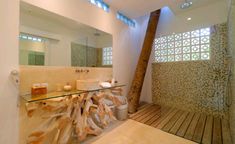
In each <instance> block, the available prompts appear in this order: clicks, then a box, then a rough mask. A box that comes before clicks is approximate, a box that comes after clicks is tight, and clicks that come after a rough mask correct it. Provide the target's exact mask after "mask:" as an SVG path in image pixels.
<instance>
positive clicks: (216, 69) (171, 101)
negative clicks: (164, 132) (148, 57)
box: [152, 23, 227, 115]
mask: <svg viewBox="0 0 235 144" xmlns="http://www.w3.org/2000/svg"><path fill="white" fill-rule="evenodd" d="M210 30H211V37H210V46H211V51H210V53H211V59H210V60H206V61H182V62H166V63H153V64H152V79H153V80H152V93H153V102H154V103H156V104H160V105H167V106H172V107H177V108H180V109H183V110H189V111H197V112H204V113H209V114H214V115H224V114H225V112H226V111H227V107H226V104H225V101H226V98H227V97H226V92H225V87H226V79H227V64H226V63H227V62H226V57H225V56H226V49H227V24H226V23H223V24H218V25H215V26H212V27H211V28H210Z"/></svg>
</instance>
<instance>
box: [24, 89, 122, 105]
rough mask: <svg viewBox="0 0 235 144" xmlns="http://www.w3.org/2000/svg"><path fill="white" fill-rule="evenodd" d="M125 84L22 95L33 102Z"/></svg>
mask: <svg viewBox="0 0 235 144" xmlns="http://www.w3.org/2000/svg"><path fill="white" fill-rule="evenodd" d="M124 86H125V85H124V84H115V85H113V86H111V87H108V88H102V87H99V88H97V89H93V90H71V91H68V92H66V91H61V92H50V93H47V94H42V95H31V94H26V95H20V96H21V98H23V99H24V100H25V101H26V102H27V103H31V102H39V101H43V100H48V99H53V98H60V97H66V96H71V95H75V94H83V93H88V92H95V91H101V90H107V89H114V88H117V87H124Z"/></svg>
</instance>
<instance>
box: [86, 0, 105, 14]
mask: <svg viewBox="0 0 235 144" xmlns="http://www.w3.org/2000/svg"><path fill="white" fill-rule="evenodd" d="M88 1H89V2H90V3H91V4H93V5H96V6H97V7H99V8H101V9H103V10H104V11H106V12H109V5H108V4H106V3H105V2H103V0H88Z"/></svg>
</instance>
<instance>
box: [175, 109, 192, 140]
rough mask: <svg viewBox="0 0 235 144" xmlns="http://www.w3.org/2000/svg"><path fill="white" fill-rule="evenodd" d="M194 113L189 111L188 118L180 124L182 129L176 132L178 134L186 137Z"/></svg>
mask: <svg viewBox="0 0 235 144" xmlns="http://www.w3.org/2000/svg"><path fill="white" fill-rule="evenodd" d="M193 116H194V113H189V114H188V116H187V118H186V119H185V121H184V123H183V124H182V125H181V126H180V129H179V130H178V132H177V133H176V135H177V136H180V137H184V135H185V133H186V131H187V129H188V127H189V125H190V123H191V121H192V119H193Z"/></svg>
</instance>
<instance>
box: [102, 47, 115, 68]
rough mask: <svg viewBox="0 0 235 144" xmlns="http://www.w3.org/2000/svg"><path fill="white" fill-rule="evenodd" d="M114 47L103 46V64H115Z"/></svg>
mask: <svg viewBox="0 0 235 144" xmlns="http://www.w3.org/2000/svg"><path fill="white" fill-rule="evenodd" d="M112 53H113V52H112V47H106V48H103V65H112V64H113V54H112Z"/></svg>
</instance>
